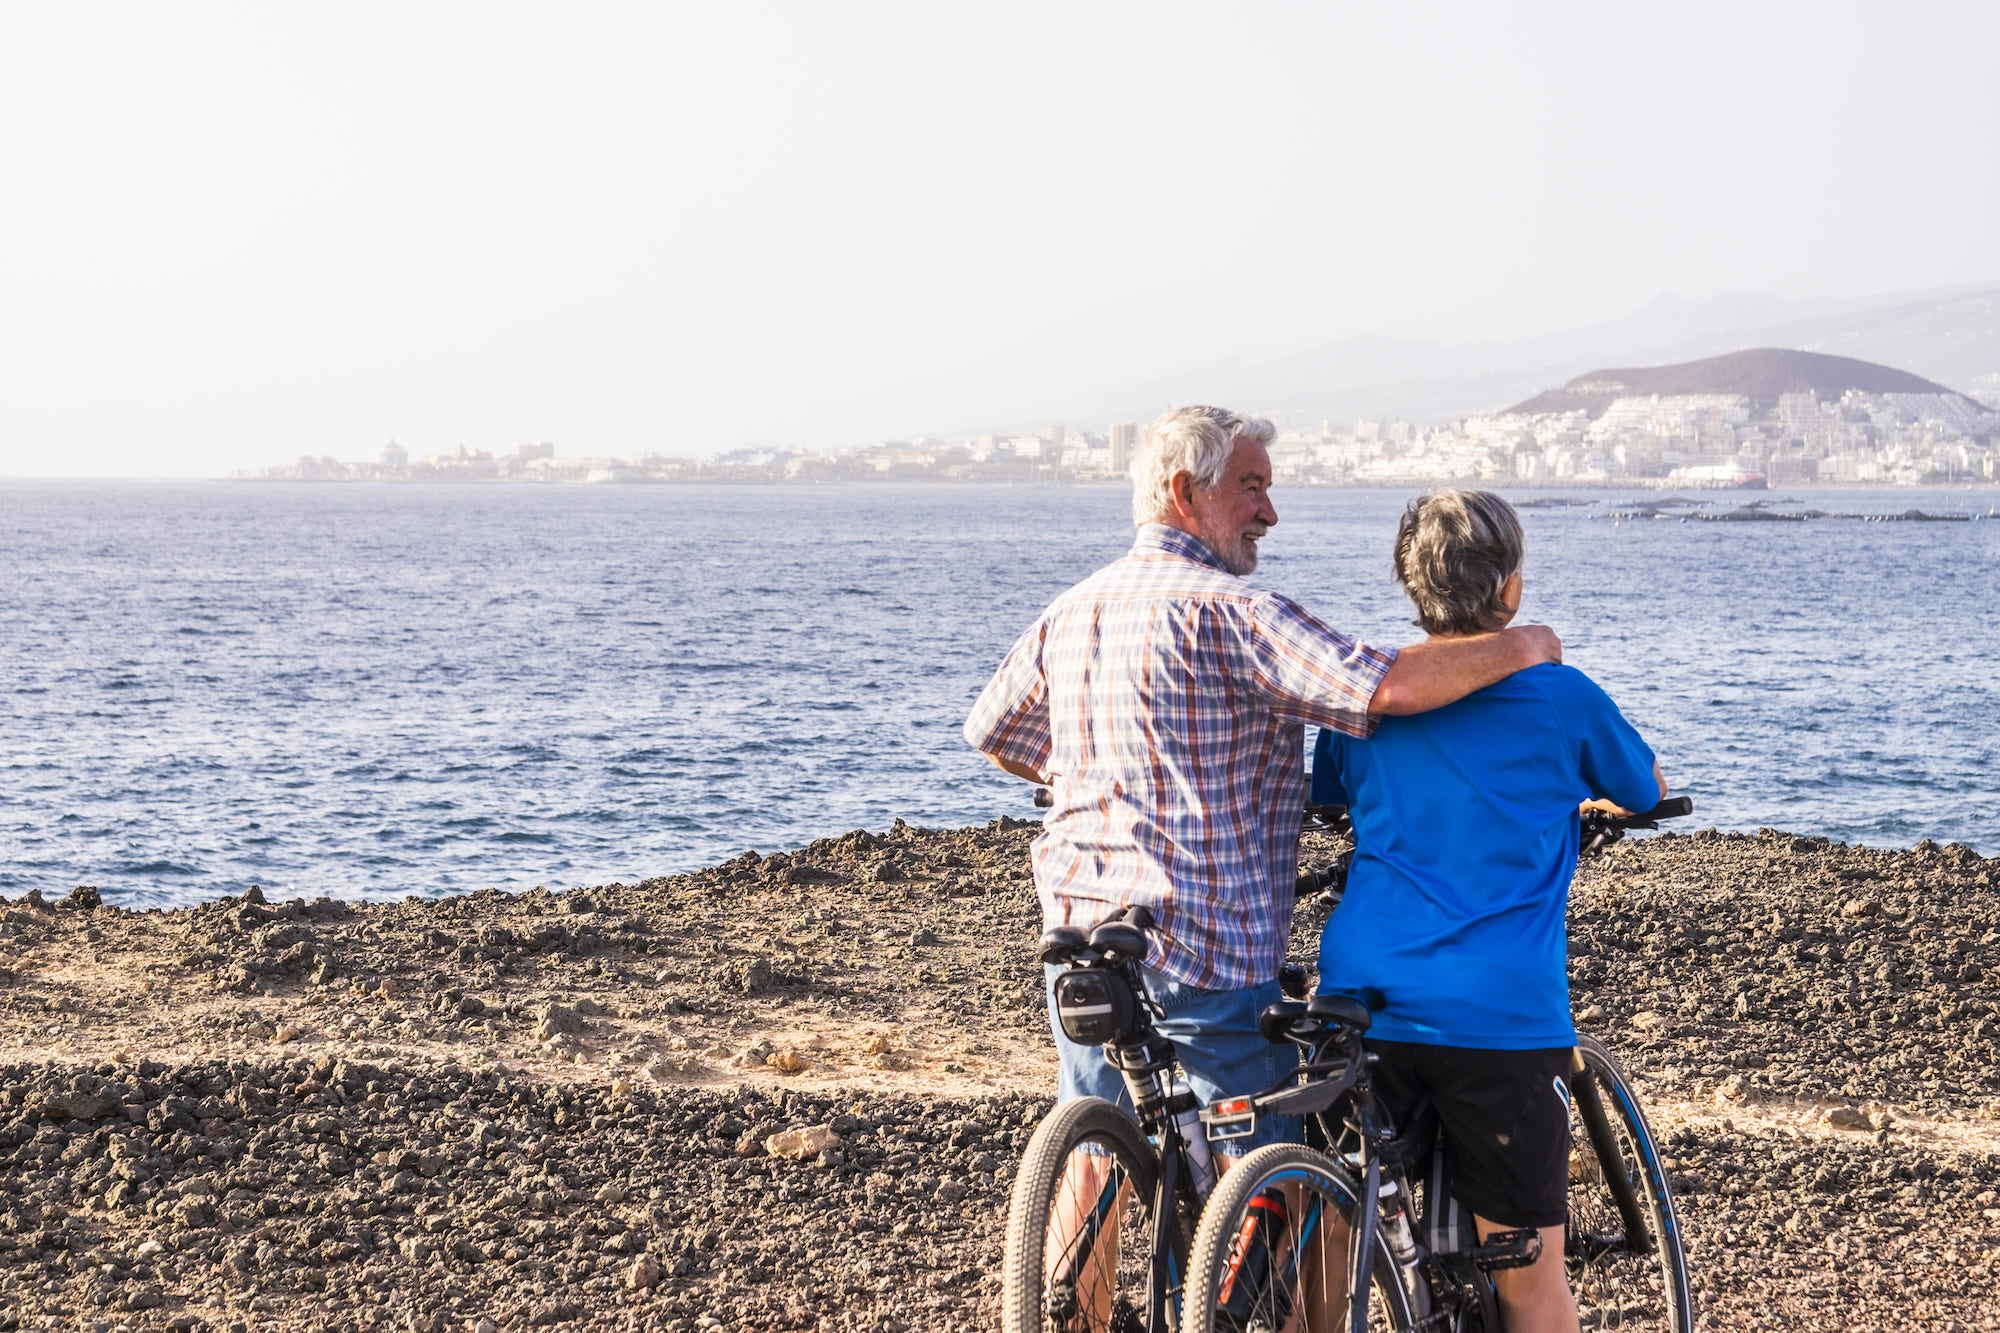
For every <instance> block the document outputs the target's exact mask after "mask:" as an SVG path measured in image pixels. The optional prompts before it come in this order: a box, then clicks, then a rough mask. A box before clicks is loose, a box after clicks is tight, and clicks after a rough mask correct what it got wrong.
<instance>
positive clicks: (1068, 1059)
mask: <svg viewBox="0 0 2000 1333" xmlns="http://www.w3.org/2000/svg"><path fill="white" fill-rule="evenodd" d="M1060 971H1062V969H1061V968H1060V967H1056V966H1054V965H1052V964H1051V965H1047V966H1045V968H1044V972H1045V976H1044V987H1045V989H1046V990H1047V992H1048V1001H1049V1028H1050V1030H1051V1031H1052V1032H1054V1034H1055V1039H1056V1053H1057V1055H1058V1056H1059V1057H1060V1058H1061V1061H1062V1073H1061V1076H1060V1080H1059V1082H1058V1083H1057V1086H1056V1100H1057V1101H1059V1102H1066V1101H1072V1100H1074V1099H1075V1098H1078V1097H1102V1098H1104V1100H1106V1101H1108V1102H1116V1103H1118V1105H1120V1106H1122V1107H1124V1108H1125V1109H1126V1110H1128V1111H1129V1110H1131V1109H1132V1098H1131V1096H1130V1094H1128V1093H1127V1092H1126V1090H1125V1076H1124V1075H1123V1074H1121V1073H1119V1072H1118V1071H1117V1070H1116V1069H1114V1068H1112V1067H1111V1063H1110V1062H1109V1061H1108V1060H1106V1059H1105V1058H1104V1049H1103V1048H1102V1047H1100V1046H1079V1045H1077V1044H1076V1043H1075V1042H1073V1041H1071V1040H1070V1039H1069V1038H1068V1037H1066V1036H1064V1035H1063V1030H1062V1024H1061V1023H1059V1022H1057V1021H1056V1001H1055V979H1056V974H1057V973H1058V972H1060ZM1145 979H1146V993H1147V994H1148V995H1150V996H1152V998H1153V1002H1154V1003H1155V1004H1157V1005H1159V1006H1160V1008H1161V1010H1163V1011H1164V1012H1165V1017H1164V1018H1161V1017H1155V1018H1154V1020H1153V1026H1154V1028H1156V1029H1157V1030H1158V1031H1159V1032H1160V1034H1161V1035H1162V1036H1164V1037H1166V1038H1167V1039H1168V1040H1169V1041H1171V1042H1173V1044H1174V1049H1175V1050H1176V1051H1177V1052H1179V1054H1180V1062H1181V1072H1182V1073H1183V1074H1185V1075H1186V1076H1187V1081H1188V1087H1190V1088H1191V1089H1193V1090H1194V1095H1195V1096H1196V1097H1198V1098H1200V1099H1201V1104H1202V1105H1203V1106H1206V1105H1208V1104H1209V1103H1210V1102H1214V1101H1219V1100H1221V1099H1223V1098H1225V1097H1240V1096H1242V1095H1243V1094H1245V1093H1258V1092H1264V1091H1266V1090H1268V1089H1270V1088H1272V1087H1274V1086H1275V1085H1276V1084H1277V1083H1278V1081H1279V1080H1280V1079H1283V1078H1285V1077H1286V1076H1287V1075H1289V1074H1290V1073H1291V1072H1292V1071H1293V1070H1294V1069H1296V1068H1297V1067H1298V1063H1299V1057H1298V1048H1297V1047H1295V1046H1292V1045H1291V1044H1290V1043H1286V1044H1284V1045H1277V1044H1274V1043H1272V1042H1268V1041H1265V1040H1264V1034H1263V1033H1261V1032H1259V1031H1257V1015H1258V1014H1261V1013H1262V1012H1264V1006H1265V1005H1267V1004H1275V1003H1277V1002H1278V1001H1279V1000H1281V999H1283V998H1284V993H1283V992H1282V991H1280V990H1279V989H1278V983H1277V982H1276V981H1275V980H1273V981H1267V982H1265V983H1264V984H1263V985H1261V986H1250V987H1247V988H1245V989H1243V990H1202V989H1201V988H1200V987H1199V986H1189V985H1186V984H1184V983H1182V982H1179V981H1170V980H1168V979H1167V978H1166V977H1163V976H1161V975H1160V974H1159V973H1158V972H1155V971H1153V970H1151V969H1150V968H1149V969H1147V970H1146V974H1145ZM1298 1139H1299V1120H1298V1117H1297V1116H1268V1117H1259V1118H1258V1121H1257V1128H1256V1131H1255V1132H1254V1133H1251V1134H1246V1135H1245V1136H1244V1137H1242V1138H1240V1139H1226V1140H1223V1141H1220V1142H1217V1143H1215V1145H1214V1146H1215V1148H1216V1150H1217V1151H1219V1152H1225V1153H1228V1154H1229V1155H1230V1156H1232V1157H1241V1156H1242V1155H1243V1154H1244V1153H1246V1152H1249V1151H1250V1150H1251V1149H1252V1148H1261V1147H1263V1146H1264V1145H1265V1144H1267V1143H1296V1142H1298Z"/></svg>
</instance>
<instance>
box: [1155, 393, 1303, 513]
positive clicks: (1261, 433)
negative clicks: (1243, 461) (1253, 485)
mask: <svg viewBox="0 0 2000 1333" xmlns="http://www.w3.org/2000/svg"><path fill="white" fill-rule="evenodd" d="M1277 433H1278V432H1277V428H1276V427H1274V426H1272V425H1271V423H1270V422H1268V421H1265V420H1264V419H1263V418H1261V417H1246V416H1239V415H1238V414H1236V413H1234V412H1231V411H1229V410H1227V409H1226V408H1220V407H1200V406H1196V407H1174V408H1169V409H1167V411H1166V412H1165V413H1164V414H1162V415H1161V417H1160V419H1159V420H1158V421H1155V422H1154V423H1153V424H1152V425H1150V426H1148V427H1146V438H1145V439H1144V440H1142V441H1141V442H1140V444H1139V450H1138V452H1137V453H1136V454H1135V455H1133V458H1132V522H1133V523H1134V524H1139V523H1160V522H1164V521H1166V520H1167V519H1168V518H1171V517H1172V516H1173V512H1174V504H1173V497H1174V490H1173V483H1174V474H1175V473H1176V472H1185V473H1187V474H1188V475H1189V476H1191V477H1193V478H1194V484H1195V485H1197V486H1200V487H1204V488H1206V487H1210V486H1213V485H1215V484H1216V483H1217V482H1219V481H1221V480H1222V469H1223V465H1224V464H1226V463H1227V462H1228V461H1229V451H1230V450H1231V449H1233V448H1235V447H1236V442H1237V441H1238V440H1249V441H1251V442H1253V443H1256V444H1261V445H1265V446H1266V447H1268V446H1269V445H1270V443H1271V440H1272V439H1273V438H1274V437H1275V436H1276V435H1277Z"/></svg>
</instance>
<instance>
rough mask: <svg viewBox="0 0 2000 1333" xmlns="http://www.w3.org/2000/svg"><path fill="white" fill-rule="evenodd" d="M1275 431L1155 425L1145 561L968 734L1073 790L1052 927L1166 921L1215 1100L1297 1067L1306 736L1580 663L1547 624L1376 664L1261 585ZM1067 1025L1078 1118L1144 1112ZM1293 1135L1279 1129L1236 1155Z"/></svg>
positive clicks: (1036, 660) (1076, 610)
mask: <svg viewBox="0 0 2000 1333" xmlns="http://www.w3.org/2000/svg"><path fill="white" fill-rule="evenodd" d="M1272 433H1273V432H1272V428H1271V425H1270V423H1269V422H1265V421H1260V420H1255V419H1250V418H1244V417H1241V416H1238V415H1236V414H1235V413H1233V412H1227V411H1224V410H1222V409H1220V408H1215V407H1185V408H1178V409H1175V410H1173V411H1170V412H1168V413H1167V414H1166V415H1164V416H1162V417H1161V418H1160V419H1159V420H1158V421H1156V422H1154V423H1153V425H1152V426H1151V427H1150V428H1149V430H1148V431H1147V434H1146V439H1145V442H1144V444H1143V446H1142V448H1141V451H1140V453H1139V456H1138V457H1137V459H1136V460H1135V461H1134V463H1133V466H1132V479H1133V498H1132V512H1133V518H1134V521H1135V522H1136V523H1137V524H1138V528H1139V532H1138V539H1137V541H1136V542H1135V543H1134V544H1133V547H1132V550H1131V552H1130V553H1129V554H1128V555H1126V556H1125V557H1124V558H1123V559H1121V560H1117V561H1114V562H1113V563H1112V564H1110V565H1108V566H1106V567H1105V568H1103V569H1101V570H1099V571H1098V572H1097V573H1095V574H1093V575H1092V576H1091V577H1089V578H1087V579H1085V580H1084V581H1083V582H1082V583H1080V584H1078V585H1077V586H1076V587H1074V588H1072V589H1070V590H1069V591H1068V592H1066V593H1064V594H1062V595H1061V596H1060V597H1058V598H1056V600H1055V601H1054V602H1053V603H1052V604H1051V605H1050V606H1049V608H1048V609H1047V610H1046V611H1044V612H1043V613H1042V615H1041V617H1040V618H1039V619H1038V620H1036V621H1035V623H1034V624H1033V625H1031V626H1029V628H1028V630H1027V632H1026V633H1025V634H1023V635H1022V636H1021V637H1020V639H1019V640H1018V641H1017V642H1016V643H1015V644H1014V646H1013V648H1012V649H1010V650H1009V651H1008V653H1007V656H1006V658H1005V659H1004V660H1003V661H1002V662H1001V663H1000V668H999V670H998V672H996V673H995V675H994V677H993V680H992V681H991V682H990V683H989V684H988V685H987V687H986V689H985V691H984V692H983V693H981V695H980V696H979V699H978V702H977V703H975V704H974V705H973V709H972V715H971V717H970V718H969V719H967V721H966V724H965V737H966V740H967V741H968V742H969V743H970V744H971V745H972V746H973V747H974V748H976V749H978V750H981V751H983V752H984V753H986V754H987V755H988V756H990V757H991V758H992V759H993V760H994V762H995V763H997V764H999V766H1000V767H1001V768H1003V769H1005V770H1006V771H1007V772H1009V773H1012V774H1014V775H1015V776H1017V777H1021V778H1025V779H1027V780H1028V781H1030V782H1037V783H1044V784H1047V785H1048V786H1049V787H1050V788H1051V789H1052V791H1053V793H1054V800H1055V803H1054V807H1053V808H1052V809H1051V810H1050V812H1049V814H1048V817H1047V819H1046V820H1045V821H1044V824H1043V831H1042V834H1041V836H1040V837H1039V838H1037V839H1036V840H1035V847H1034V864H1035V882H1036V885H1037V888H1038V889H1039V891H1040V896H1041V901H1042V914H1043V922H1044V925H1045V926H1055V925H1077V926H1082V927H1085V928H1088V927H1090V926H1092V925H1094V924H1096V923H1097V922H1098V921H1101V920H1103V919H1104V918H1105V917H1108V916H1110V915H1112V914H1113V913H1114V912H1117V911H1119V910H1120V909H1121V908H1124V907H1127V906H1131V905H1133V904H1144V905H1145V906H1146V907H1148V908H1150V909H1151V910H1152V913H1153V916H1154V919H1155V920H1156V921H1157V922H1158V931H1157V933H1156V934H1155V936H1154V939H1153V942H1152V948H1151V951H1150V952H1149V954H1148V956H1147V959H1146V968H1147V972H1146V985H1147V989H1148V992H1149V993H1150V994H1151V996H1152V998H1153V1000H1154V1001H1155V1002H1156V1003H1157V1004H1158V1005H1159V1006H1160V1008H1161V1011H1162V1012H1163V1013H1164V1014H1165V1019H1164V1021H1162V1022H1161V1023H1160V1024H1159V1027H1160V1030H1161V1031H1162V1032H1163V1033H1164V1034H1165V1035H1166V1036H1168V1037H1169V1038H1171V1039H1172V1040H1173V1041H1174V1043H1175V1045H1176V1046H1177V1047H1178V1048H1179V1051H1180V1056H1181V1064H1182V1068H1183V1069H1184V1070H1185V1071H1186V1073H1187V1076H1188V1081H1189V1083H1190V1085H1191V1086H1192V1087H1193V1089H1194V1091H1195V1093H1196V1095H1198V1096H1199V1097H1200V1098H1201V1099H1202V1100H1203V1101H1204V1102H1207V1101H1212V1100H1214V1099H1215V1098H1217V1097H1218V1096H1221V1095H1223V1094H1225V1093H1232V1092H1243V1091H1246V1090H1251V1089H1262V1088H1265V1087H1268V1086H1270V1085H1271V1084H1273V1083H1275V1082H1276V1081H1277V1080H1278V1079H1279V1078H1280V1077H1281V1076H1282V1075H1283V1073H1284V1069H1283V1065H1282V1064H1281V1061H1284V1060H1288V1059H1290V1058H1291V1057H1290V1052H1289V1050H1288V1049H1287V1050H1285V1051H1280V1050H1279V1048H1277V1047H1275V1046H1272V1045H1271V1044H1270V1043H1268V1042H1266V1041H1264V1040H1263V1038H1262V1037H1260V1036H1259V1035H1258V1033H1257V1015H1258V1013H1259V1012H1260V1011H1261V1010H1262V1008H1263V1007H1264V1006H1265V1005H1266V1004H1269V1003H1271V1002H1272V1001H1274V1000H1276V999H1278V998H1279V989H1278V982H1277V975H1278V969H1279V967H1280V965H1281V964H1282V963H1283V961H1284V956H1285V943H1286V940H1287V938H1288V936H1289V934H1290V931H1291V914H1292V881H1293V879H1294V876H1295V874H1296V870H1297V859H1298V837H1299V813H1300V810H1301V808H1302V806H1303V804H1304V801H1305V795H1306V782H1305V769H1304V763H1303V751H1304V734H1305V733H1304V728H1305V724H1307V723H1309V722H1310V723H1317V724H1319V725H1321V726H1325V727H1332V728H1335V729H1337V730H1339V731H1342V732H1345V733H1348V734H1350V735H1355V736H1365V735H1367V734H1368V733H1369V731H1370V730H1371V729H1372V721H1371V718H1372V716H1373V715H1378V714H1400V713H1419V712H1424V711H1427V710H1429V709H1433V708H1438V707H1441V706H1443V705H1445V704H1448V703H1451V702H1452V701H1454V700H1456V699H1459V698H1461V697H1463V696H1464V695H1466V694H1469V693H1471V692H1472V691H1474V690H1477V689H1481V688H1483V687H1485V686H1487V685H1491V684H1493V683H1494V682H1496V681H1499V680H1502V679H1504V678H1506V677H1507V676H1509V675H1512V674H1513V673H1514V672H1516V671H1520V670H1522V669H1524V668H1526V667H1531V666H1535V665H1538V664H1540V663H1544V662H1554V661H1560V660H1561V644H1560V643H1559V642H1558V641H1557V639H1556V637H1555V635H1554V634H1553V633H1551V632H1550V631H1549V630H1547V629H1545V628H1540V627H1523V628H1515V629H1507V630H1502V631H1499V632H1496V633H1490V634H1478V635H1471V636H1467V637H1463V638H1457V639H1450V640H1437V639H1433V640H1430V641H1428V642H1425V643H1422V644H1417V645H1414V646H1412V647H1408V648H1404V649H1402V650H1401V651H1400V652H1399V651H1397V650H1395V649H1378V648H1372V647H1368V646H1365V645H1363V644H1360V643H1357V642H1356V641H1354V640H1353V639H1350V638H1348V637H1346V636H1344V635H1342V634H1340V633H1338V632H1337V631H1335V630H1334V629H1333V628H1331V627H1330V626H1328V625H1326V624H1325V623H1324V622H1322V621H1320V620H1318V619H1317V618H1315V617H1314V616H1312V615H1311V614H1309V613H1308V612H1306V611H1305V610H1304V609H1302V608H1301V607H1300V606H1298V604H1297V603H1295V602H1293V601H1291V600H1290V599H1289V598H1286V597H1282V596H1280V595H1278V594H1276V593H1272V592H1266V591H1262V590H1260V589H1258V588H1255V587H1253V586H1251V585H1249V584H1247V583H1245V582H1244V581H1243V576H1244V575H1247V574H1249V573H1250V572H1251V571H1252V570H1254V569H1255V568H1256V567H1257V543H1258V542H1259V541H1260V540H1261V539H1262V538H1263V536H1264V534H1265V533H1266V532H1267V531H1268V530H1269V529H1270V527H1271V525H1272V524H1274V523H1276V522H1277V521H1278V515H1277V512H1276V511H1275V510H1274V509H1273V508H1272V507H1271V500H1270V495H1269V488H1270V480H1271V461H1270V454H1269V452H1268V445H1269V443H1270V440H1271V436H1272ZM1051 1010H1052V1011H1053V1005H1051ZM1051 1026H1052V1027H1054V1030H1055V1040H1056V1046H1057V1048H1058V1052H1059V1054H1060V1057H1061V1076H1060V1086H1059V1093H1058V1095H1059V1097H1060V1098H1061V1099H1063V1100H1068V1099H1070V1098H1074V1097H1083V1096H1096V1097H1104V1098H1106V1099H1108V1100H1111V1101H1115V1102H1119V1103H1121V1104H1124V1105H1127V1106H1128V1107H1129V1099H1128V1098H1127V1097H1126V1095H1125V1089H1124V1082H1123V1080H1122V1079H1121V1078H1120V1077H1119V1075H1118V1073H1117V1071H1116V1070H1114V1069H1112V1068H1111V1066H1110V1065H1109V1064H1108V1063H1106V1061H1105V1059H1104V1057H1103V1053H1102V1052H1101V1051H1099V1050H1097V1049H1096V1048H1085V1047H1079V1046H1077V1045H1076V1044H1074V1043H1072V1042H1070V1041H1069V1040H1068V1039H1067V1038H1066V1037H1064V1035H1063V1033H1062V1030H1061V1028H1060V1027H1057V1026H1055V1025H1054V1024H1053V1023H1052V1024H1051ZM1288 1132H1289V1127H1287V1126H1283V1125H1279V1124H1274V1123H1260V1125H1259V1133H1258V1134H1257V1135H1256V1136H1255V1137H1253V1138H1252V1139H1249V1140H1236V1141H1233V1142H1232V1143H1231V1144H1230V1147H1231V1148H1233V1149H1234V1150H1235V1151H1236V1152H1238V1153H1241V1152H1245V1151H1248V1150H1249V1149H1250V1148H1252V1147H1256V1146H1258V1145H1259V1143H1261V1142H1265V1141H1270V1140H1272V1139H1275V1138H1278V1137H1280V1136H1283V1135H1285V1134H1287V1133H1288Z"/></svg>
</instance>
